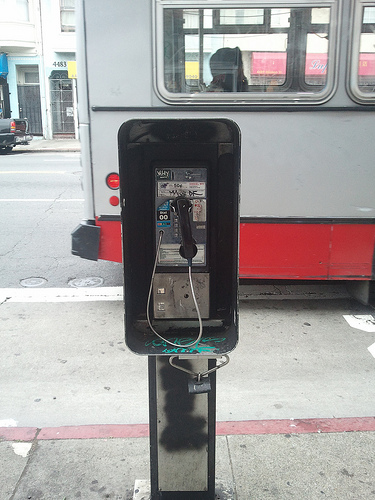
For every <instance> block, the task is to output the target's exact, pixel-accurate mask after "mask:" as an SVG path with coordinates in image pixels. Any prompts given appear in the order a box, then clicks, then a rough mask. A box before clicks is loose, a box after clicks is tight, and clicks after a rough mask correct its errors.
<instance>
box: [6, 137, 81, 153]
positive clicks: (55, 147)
mask: <svg viewBox="0 0 375 500" xmlns="http://www.w3.org/2000/svg"><path fill="white" fill-rule="evenodd" d="M80 150H81V143H80V141H79V140H77V139H52V140H46V139H43V138H42V137H38V136H35V137H34V138H33V140H32V141H30V143H29V144H26V145H24V146H16V147H15V148H14V149H13V152H12V154H15V153H21V152H28V153H33V152H34V153H40V152H46V153H48V152H55V151H57V152H75V151H80Z"/></svg>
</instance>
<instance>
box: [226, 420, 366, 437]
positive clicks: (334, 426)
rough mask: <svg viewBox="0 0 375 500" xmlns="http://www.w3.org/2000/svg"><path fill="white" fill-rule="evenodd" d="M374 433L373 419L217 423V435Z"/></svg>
mask: <svg viewBox="0 0 375 500" xmlns="http://www.w3.org/2000/svg"><path fill="white" fill-rule="evenodd" d="M356 431H357V432H358V431H375V417H358V418H311V419H310V418H308V419H296V420H294V419H291V420H247V421H243V422H218V423H217V426H216V434H217V435H236V434H307V433H323V432H324V433H325V432H356Z"/></svg>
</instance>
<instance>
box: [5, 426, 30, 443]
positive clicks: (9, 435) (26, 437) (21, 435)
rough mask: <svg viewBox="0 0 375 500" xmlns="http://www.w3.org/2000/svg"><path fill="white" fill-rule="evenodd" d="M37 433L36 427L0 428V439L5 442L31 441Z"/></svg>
mask: <svg viewBox="0 0 375 500" xmlns="http://www.w3.org/2000/svg"><path fill="white" fill-rule="evenodd" d="M37 432H38V429H37V428H36V427H0V439H3V440H5V441H33V440H34V439H35V436H36V435H37Z"/></svg>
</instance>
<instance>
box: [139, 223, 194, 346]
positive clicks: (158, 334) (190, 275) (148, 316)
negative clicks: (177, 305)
mask: <svg viewBox="0 0 375 500" xmlns="http://www.w3.org/2000/svg"><path fill="white" fill-rule="evenodd" d="M163 234H164V231H159V240H158V244H157V248H156V256H155V262H154V268H153V271H152V277H151V283H150V289H149V291H148V298H147V310H146V314H147V323H148V326H149V327H150V329H151V331H152V332H153V333H154V334H155V335H156V336H158V337H159V339H161V340H163V341H164V342H166V343H167V344H169V345H171V346H173V347H192V346H193V345H196V344H198V342H199V341H200V339H201V338H202V333H203V323H202V317H201V312H200V310H199V306H198V302H197V298H196V296H195V291H194V284H193V277H192V271H191V268H192V259H188V266H189V284H190V290H191V295H192V297H193V302H194V305H195V308H196V310H197V316H198V321H199V334H198V337H197V339H196V340H194V342H191V343H190V344H184V345H181V344H175V343H173V342H171V341H170V340H168V339H166V338H164V337H163V336H162V335H160V333H158V332H157V331H156V330H155V328H154V327H153V326H152V324H151V320H150V302H151V294H152V289H153V286H154V278H155V273H156V266H157V264H158V256H159V251H160V247H161V241H162V239H163Z"/></svg>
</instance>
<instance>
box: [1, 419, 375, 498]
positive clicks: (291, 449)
mask: <svg viewBox="0 0 375 500" xmlns="http://www.w3.org/2000/svg"><path fill="white" fill-rule="evenodd" d="M147 436H148V426H147V425H145V424H140V425H96V426H80V427H60V428H45V429H36V428H0V484H1V485H2V486H1V491H0V499H1V500H26V499H27V500H76V499H79V500H95V499H115V500H131V499H133V490H134V484H135V481H139V480H148V478H149V442H148V437H147ZM1 439H3V441H1ZM216 450H217V451H216V487H217V492H218V495H217V499H218V500H219V499H220V500H250V499H254V500H275V499H277V500H282V499H293V500H316V499H322V498H327V499H330V500H349V499H350V500H359V499H361V500H365V499H371V498H374V494H375V483H374V472H375V466H374V463H375V418H373V417H370V418H342V419H319V420H313V419H309V420H304V421H302V420H278V421H277V420H275V421H249V422H221V423H218V425H217V439H216ZM197 466H198V465H197ZM148 498H149V496H148V495H147V494H146V495H145V494H141V493H138V494H136V495H134V499H136V500H148ZM177 498H178V497H176V500H177ZM191 500H194V499H191Z"/></svg>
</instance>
